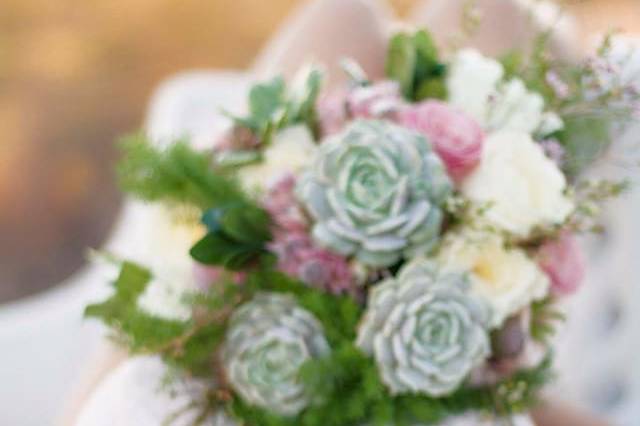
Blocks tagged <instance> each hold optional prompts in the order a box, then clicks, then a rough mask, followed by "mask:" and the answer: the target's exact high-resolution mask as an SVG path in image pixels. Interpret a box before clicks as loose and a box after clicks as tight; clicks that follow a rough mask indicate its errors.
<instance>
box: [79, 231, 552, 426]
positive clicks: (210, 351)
mask: <svg viewBox="0 0 640 426" xmlns="http://www.w3.org/2000/svg"><path fill="white" fill-rule="evenodd" d="M208 220H209V219H207V221H208ZM150 279H151V274H150V273H149V271H147V270H145V269H144V268H141V267H139V266H137V265H134V264H132V263H129V262H125V263H123V265H122V270H121V273H120V277H119V278H118V280H117V281H116V292H115V293H114V295H113V296H112V297H111V298H110V299H109V300H107V301H106V302H103V303H101V304H98V305H92V306H90V307H89V308H87V315H88V316H92V317H96V318H100V319H102V320H104V321H105V322H106V323H107V324H109V325H111V326H113V327H114V328H115V329H116V330H117V331H118V332H120V333H121V334H122V335H123V336H124V337H125V339H123V341H124V342H125V343H127V344H128V345H129V347H130V349H131V350H132V351H133V352H134V353H135V352H145V353H157V354H159V355H161V356H162V357H163V358H164V360H165V361H166V362H167V364H168V365H170V366H173V367H177V368H179V369H181V370H182V371H184V372H186V373H188V374H191V375H197V376H201V377H214V375H215V374H216V373H217V364H216V362H215V359H216V355H215V354H216V353H217V351H218V348H219V346H220V344H221V342H222V340H223V338H224V334H225V330H226V326H227V320H228V318H229V316H230V315H231V313H232V312H233V311H234V310H235V309H236V307H237V306H239V305H240V304H242V303H244V302H245V301H248V300H250V299H251V298H252V297H253V295H255V294H256V293H257V292H262V291H270V292H281V293H288V294H292V295H293V296H294V297H296V299H297V300H298V303H299V304H300V305H301V306H302V307H304V308H305V309H307V310H309V311H310V312H312V313H313V314H314V316H316V318H318V320H319V321H320V322H321V323H322V325H323V327H324V331H325V334H326V336H327V339H328V341H329V343H330V345H331V347H332V352H331V354H330V355H328V356H326V357H323V358H320V359H315V360H312V361H309V362H308V363H306V364H305V365H304V366H303V368H302V370H301V372H300V380H302V381H303V382H304V383H305V384H306V385H307V387H308V389H310V390H312V394H311V397H312V402H313V403H312V405H311V406H310V407H309V408H307V409H306V410H305V411H303V412H302V413H301V414H300V415H299V416H297V417H294V418H292V417H281V416H277V415H274V414H272V413H270V412H268V411H266V410H263V409H260V408H257V407H253V406H249V405H247V404H246V403H245V402H244V401H242V399H241V398H240V397H238V396H237V395H233V393H231V395H232V398H231V400H230V401H229V402H228V407H227V408H228V409H229V411H230V413H232V414H233V415H234V416H235V417H236V418H237V419H239V420H240V421H242V422H244V423H243V424H249V425H252V426H343V425H358V424H361V423H366V424H369V425H379V426H388V425H389V424H393V425H395V426H411V425H413V424H415V423H422V424H436V423H438V422H440V421H442V420H443V419H445V418H447V417H449V416H453V415H457V414H461V413H463V412H465V411H469V410H486V411H490V412H492V413H498V414H503V415H507V414H511V413H513V412H518V411H521V410H524V409H526V408H527V407H529V406H530V405H531V404H532V403H533V402H535V395H536V394H537V391H538V389H539V388H540V387H541V386H543V385H544V384H545V383H546V382H547V381H548V380H549V379H550V365H549V364H550V363H549V361H548V360H547V361H545V362H544V363H542V364H541V365H539V366H537V367H535V368H532V369H527V370H522V371H519V372H517V373H516V374H515V375H513V376H512V377H510V378H509V379H507V380H505V381H503V382H501V383H499V384H498V385H496V386H487V387H469V386H463V387H462V388H461V389H459V390H458V391H456V392H455V393H453V394H452V395H449V396H447V397H443V398H430V397H428V396H425V395H412V394H407V395H399V396H391V395H390V394H389V393H388V391H387V389H386V387H385V385H384V384H383V383H382V381H381V379H380V376H379V372H378V368H377V366H376V364H375V362H374V360H373V359H372V358H371V357H369V356H367V355H365V354H364V353H363V352H361V351H360V350H359V349H358V348H357V347H356V346H355V343H354V341H355V333H356V330H357V324H358V322H359V320H360V318H361V316H362V313H363V308H362V306H360V305H359V304H358V303H357V302H356V301H355V300H353V299H352V298H350V297H346V296H345V297H335V296H332V295H328V294H326V293H324V292H322V291H320V290H317V289H314V288H311V287H307V286H305V285H304V284H303V283H301V282H299V281H297V280H295V279H292V278H289V277H287V276H286V275H284V274H281V273H279V272H275V271H271V270H261V271H256V272H253V273H251V274H250V275H249V277H248V279H247V280H246V282H245V283H244V284H243V285H238V284H235V283H232V282H230V281H224V280H223V281H222V282H221V283H219V284H218V285H217V286H216V287H214V288H212V289H211V290H210V291H209V292H208V293H205V294H197V295H194V296H193V297H192V298H191V300H190V302H191V304H192V306H193V309H194V315H193V317H192V319H191V320H189V321H185V322H179V321H167V320H163V319H159V318H154V317H152V316H149V315H147V314H144V313H143V312H141V311H140V310H139V308H138V307H137V306H136V304H137V299H138V297H139V296H140V295H141V294H142V293H143V292H144V290H145V287H146V285H147V283H148V282H149V281H150ZM141 318H143V319H141ZM140 324H143V326H140ZM216 395H217V394H216ZM220 395H222V396H224V395H227V393H226V392H224V390H222V393H220ZM213 397H215V398H218V397H216V396H215V395H213ZM225 398H226V397H225ZM220 402H221V401H217V402H216V401H213V403H216V404H217V403H220Z"/></svg>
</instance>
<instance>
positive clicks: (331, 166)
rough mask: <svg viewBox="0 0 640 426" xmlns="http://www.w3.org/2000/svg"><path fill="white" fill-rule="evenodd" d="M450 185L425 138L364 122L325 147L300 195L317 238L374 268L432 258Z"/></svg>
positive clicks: (302, 182)
mask: <svg viewBox="0 0 640 426" xmlns="http://www.w3.org/2000/svg"><path fill="white" fill-rule="evenodd" d="M450 191H451V182H450V180H449V178H448V176H447V174H446V172H445V169H444V166H443V164H442V162H441V161H440V159H439V158H438V156H437V155H436V154H435V153H434V152H433V151H432V149H431V146H430V144H429V143H428V141H427V140H426V139H425V138H424V137H422V136H421V135H419V134H417V133H414V132H412V131H410V130H407V129H405V128H402V127H399V126H396V125H394V124H391V123H389V122H385V121H374V120H357V121H354V122H353V123H352V124H351V125H350V126H349V127H348V128H347V129H346V130H345V131H343V132H342V133H341V134H339V135H336V136H334V137H332V138H331V139H329V140H327V141H326V142H324V143H323V144H322V145H321V146H320V150H319V152H318V153H317V155H316V158H315V161H314V165H313V167H312V168H311V170H309V171H308V172H307V173H305V174H304V175H303V176H302V178H301V180H300V182H299V184H298V187H297V194H298V198H299V199H300V201H301V202H302V204H303V205H304V206H305V207H306V209H307V211H308V212H309V214H310V215H311V216H312V218H313V219H314V221H315V224H314V226H313V232H312V234H313V238H314V239H315V241H316V242H317V243H318V244H320V245H322V246H323V247H326V248H328V249H330V250H332V251H334V252H337V253H339V254H342V255H345V256H351V255H353V256H355V257H356V258H357V260H359V261H360V262H362V263H364V264H366V265H369V266H374V267H386V266H390V265H393V264H394V263H396V262H397V261H399V260H400V259H401V258H402V257H405V258H410V257H414V256H416V255H420V254H426V253H428V252H429V251H431V250H432V249H433V247H434V245H435V244H436V243H437V241H438V238H439V233H440V227H441V224H442V219H443V212H442V209H441V206H442V204H443V203H444V201H445V199H446V198H447V196H448V195H449V193H450Z"/></svg>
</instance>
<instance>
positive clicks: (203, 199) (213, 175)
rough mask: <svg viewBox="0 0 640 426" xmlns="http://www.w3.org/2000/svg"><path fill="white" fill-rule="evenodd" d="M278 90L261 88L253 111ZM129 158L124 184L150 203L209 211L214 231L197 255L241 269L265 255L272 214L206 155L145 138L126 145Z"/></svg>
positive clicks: (262, 110)
mask: <svg viewBox="0 0 640 426" xmlns="http://www.w3.org/2000/svg"><path fill="white" fill-rule="evenodd" d="M274 93H276V90H275V89H273V88H272V91H271V92H269V90H267V89H266V88H265V89H263V90H258V91H257V92H256V93H255V94H254V96H253V99H254V100H253V101H252V102H253V103H255V105H254V107H253V110H252V111H253V112H254V113H255V114H256V115H266V114H268V113H269V111H270V108H269V107H268V106H267V105H266V100H265V99H268V98H269V97H270V96H274ZM123 148H124V151H125V157H124V159H123V161H122V162H121V164H120V166H119V169H118V171H119V176H120V183H121V185H122V187H123V188H124V189H125V190H127V191H129V192H131V193H133V194H135V195H137V196H139V197H140V198H142V199H144V200H147V201H166V202H174V203H186V204H192V205H194V206H196V207H198V208H200V209H202V210H206V213H205V214H204V217H203V220H204V222H205V224H206V225H207V226H208V228H209V233H208V234H207V235H206V236H205V237H204V238H203V239H202V240H200V241H199V242H198V243H196V245H195V246H194V247H193V248H192V250H191V255H192V257H193V258H194V259H196V260H197V261H199V262H201V263H205V264H209V265H220V266H224V267H226V268H228V269H233V270H239V269H241V268H243V267H244V266H246V265H247V264H248V263H250V262H252V261H254V260H255V259H256V258H257V257H259V256H262V255H265V254H266V250H265V249H264V244H265V242H266V241H268V240H269V239H270V238H271V234H270V231H269V229H270V226H271V223H270V218H269V215H268V214H267V213H266V212H265V211H264V210H263V209H262V208H260V207H258V206H257V204H256V203H255V202H254V201H252V200H250V199H249V198H248V197H247V196H246V195H245V193H244V192H243V191H242V189H241V188H240V185H239V184H238V183H237V182H236V181H235V180H234V179H233V178H232V177H231V176H229V175H228V174H227V173H225V172H224V171H223V170H220V169H217V168H216V167H214V166H213V164H212V162H211V159H210V156H209V154H207V153H200V152H197V151H195V150H193V149H192V148H190V147H189V146H188V145H187V144H186V143H183V142H179V143H176V144H174V145H172V146H170V147H169V148H168V149H167V150H165V151H161V150H159V149H156V148H154V147H152V146H151V144H150V143H149V142H148V141H147V140H146V139H145V138H144V137H143V136H140V135H138V136H131V137H129V138H127V139H126V140H125V141H124V143H123Z"/></svg>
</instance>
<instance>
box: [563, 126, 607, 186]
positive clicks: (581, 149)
mask: <svg viewBox="0 0 640 426" xmlns="http://www.w3.org/2000/svg"><path fill="white" fill-rule="evenodd" d="M610 127H611V120H610V118H609V117H607V116H606V115H605V116H575V117H565V118H564V129H563V130H562V131H561V132H560V133H559V134H558V135H557V139H558V141H560V143H562V145H563V146H564V148H565V150H566V156H565V171H566V172H567V173H568V174H569V175H570V176H577V175H578V174H580V172H582V171H583V170H584V169H585V168H586V167H587V166H589V165H590V164H592V163H593V162H594V161H595V160H597V159H598V158H599V157H600V156H601V155H602V154H603V153H604V151H605V150H606V149H607V148H608V147H609V145H610V143H611V128H610Z"/></svg>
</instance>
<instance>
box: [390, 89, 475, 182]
mask: <svg viewBox="0 0 640 426" xmlns="http://www.w3.org/2000/svg"><path fill="white" fill-rule="evenodd" d="M400 124H402V125H404V126H406V127H408V128H410V129H414V130H417V131H418V132H420V133H422V134H423V135H425V136H426V137H427V139H428V140H429V141H430V142H431V143H432V144H433V147H434V149H435V151H436V153H437V154H438V155H439V156H440V158H441V159H442V161H443V162H444V164H445V166H446V167H447V170H448V172H449V174H450V175H451V176H452V177H453V178H454V179H456V180H460V179H461V178H463V177H464V176H466V175H467V174H468V173H469V172H470V171H471V169H473V167H475V166H476V165H477V164H478V162H479V161H480V156H481V154H482V144H483V141H484V133H483V131H482V128H481V127H480V125H479V124H478V123H476V122H475V120H473V119H472V118H471V117H469V116H468V115H466V114H465V113H463V112H461V111H458V110H456V109H454V108H452V107H450V106H449V105H447V104H446V103H444V102H439V101H426V102H422V103H419V104H416V105H412V106H410V107H407V108H406V109H405V110H404V111H402V113H401V114H400Z"/></svg>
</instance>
